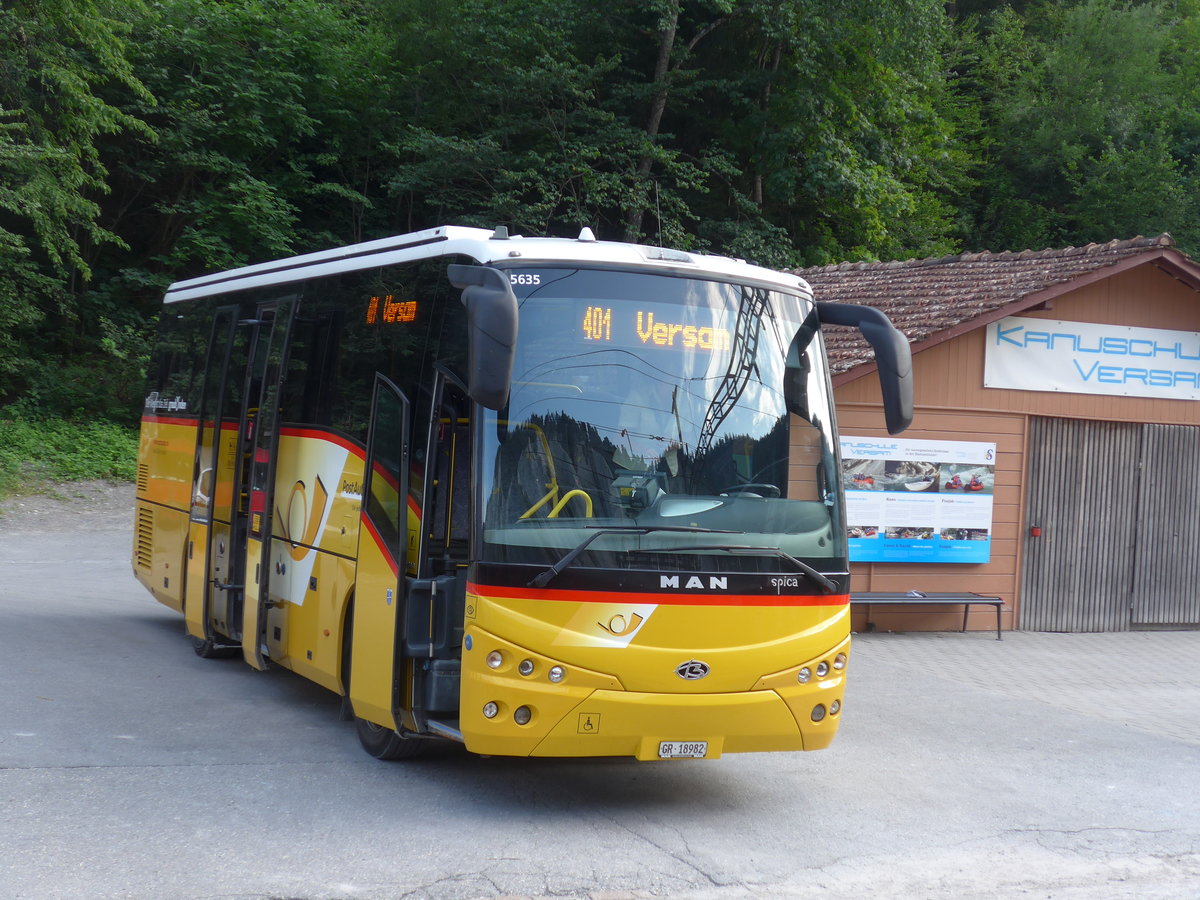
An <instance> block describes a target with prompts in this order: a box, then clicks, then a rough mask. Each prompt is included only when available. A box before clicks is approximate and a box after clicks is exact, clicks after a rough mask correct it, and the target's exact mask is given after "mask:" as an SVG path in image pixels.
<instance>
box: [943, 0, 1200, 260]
mask: <svg viewBox="0 0 1200 900" xmlns="http://www.w3.org/2000/svg"><path fill="white" fill-rule="evenodd" d="M1196 13H1197V7H1196V4H1195V2H1191V0H1189V2H1183V3H1173V4H1170V5H1167V4H1164V3H1160V2H1146V3H1137V4H1130V3H1122V2H1116V0H1083V2H1080V3H1076V4H1071V5H1060V4H1056V3H1041V4H1038V5H1037V6H1036V7H1034V8H1031V9H1030V11H1029V12H1028V14H1027V16H1026V17H1025V18H1021V17H1019V16H1018V15H1017V14H1016V13H1014V12H1013V11H1011V10H1009V9H1006V8H1002V9H1000V10H998V11H996V12H995V13H993V14H991V15H990V16H988V17H986V18H983V19H975V20H971V21H969V22H968V23H967V26H968V27H967V30H966V31H964V35H965V36H966V39H967V40H968V41H969V42H973V50H974V53H975V57H976V59H977V68H976V70H975V71H974V72H973V73H971V75H970V76H969V79H968V80H969V81H970V82H971V83H972V84H973V85H974V86H975V88H976V89H977V90H978V91H979V95H978V96H979V101H980V104H981V108H982V109H983V110H984V118H985V135H984V136H983V141H984V143H985V153H986V160H987V163H988V164H987V167H986V170H985V174H984V175H983V176H982V177H981V180H980V190H979V193H978V195H977V201H978V202H977V207H976V210H975V211H976V219H977V222H976V227H975V232H974V238H975V240H976V241H977V242H978V243H979V244H980V245H982V246H996V247H1014V248H1018V247H1019V248H1024V247H1041V246H1061V245H1064V244H1078V243H1087V242H1089V241H1105V240H1111V239H1112V238H1114V237H1130V236H1132V235H1134V234H1137V233H1145V234H1154V233H1158V232H1161V231H1171V230H1174V231H1177V232H1180V233H1181V234H1182V235H1195V234H1196V228H1197V213H1198V211H1200V208H1198V207H1197V203H1196V199H1195V198H1196V192H1195V185H1196V182H1195V169H1196V143H1195V138H1196V134H1197V130H1196V124H1197V122H1196V112H1195V109H1196V106H1195V100H1196V91H1197V88H1196V77H1197V74H1200V73H1198V72H1197V62H1196V60H1195V50H1194V48H1195V43H1194V39H1195V37H1196V35H1197V32H1196V29H1197V22H1196V18H1197V17H1196ZM1189 100H1190V101H1191V102H1188V101H1189ZM1181 101H1183V102H1181Z"/></svg>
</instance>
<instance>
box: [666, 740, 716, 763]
mask: <svg viewBox="0 0 1200 900" xmlns="http://www.w3.org/2000/svg"><path fill="white" fill-rule="evenodd" d="M707 755H708V741H659V743H658V758H659V759H704V757H706V756H707Z"/></svg>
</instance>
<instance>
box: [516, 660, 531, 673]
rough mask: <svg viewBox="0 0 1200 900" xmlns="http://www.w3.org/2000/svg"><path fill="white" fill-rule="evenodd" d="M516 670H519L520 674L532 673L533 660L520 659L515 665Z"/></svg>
mask: <svg viewBox="0 0 1200 900" xmlns="http://www.w3.org/2000/svg"><path fill="white" fill-rule="evenodd" d="M517 671H518V672H520V673H521V674H522V675H532V674H533V660H532V659H523V660H521V662H520V663H519V664H518V665H517Z"/></svg>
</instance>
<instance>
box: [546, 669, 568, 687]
mask: <svg viewBox="0 0 1200 900" xmlns="http://www.w3.org/2000/svg"><path fill="white" fill-rule="evenodd" d="M566 674H567V673H566V672H565V671H563V667H562V666H551V667H550V671H549V672H548V673H547V676H546V677H548V678H549V679H550V680H551V681H553V682H554V683H555V684H558V683H559V682H560V681H562V680H563V677H564V676H565V675H566Z"/></svg>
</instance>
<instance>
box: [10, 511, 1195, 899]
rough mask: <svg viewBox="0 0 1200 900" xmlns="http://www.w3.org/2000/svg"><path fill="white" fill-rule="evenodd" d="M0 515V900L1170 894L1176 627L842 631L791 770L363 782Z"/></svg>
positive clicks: (362, 772) (731, 765) (98, 524)
mask: <svg viewBox="0 0 1200 900" xmlns="http://www.w3.org/2000/svg"><path fill="white" fill-rule="evenodd" d="M123 518H124V517H123V514H118V515H103V516H96V515H93V516H91V517H88V516H84V517H82V518H81V522H82V523H83V524H82V525H80V526H79V527H72V519H71V517H70V516H66V517H63V516H57V517H55V516H50V517H49V518H45V519H42V518H39V519H36V520H35V519H29V518H22V517H21V516H19V515H18V516H14V515H11V514H9V515H5V514H4V513H3V512H2V511H0V676H2V679H3V680H2V683H3V685H4V688H3V690H2V691H0V900H18V898H20V900H25V898H28V900H53V898H97V900H107V898H138V900H141V898H146V900H151V898H153V900H160V898H161V900H185V898H186V900H193V898H214V900H215V898H230V900H232V898H238V900H285V898H291V900H351V898H354V900H358V898H367V900H384V898H401V897H403V898H418V900H423V898H428V900H473V898H489V900H491V898H502V897H523V898H525V897H537V898H542V897H547V898H548V897H555V898H588V900H638V898H648V897H669V898H680V900H743V898H773V897H786V898H793V897H795V898H807V897H839V898H840V897H903V898H909V897H912V898H985V897H989V898H990V897H1013V898H1017V897H1020V898H1029V897H1037V898H1043V897H1044V898H1055V900H1058V898H1066V900H1076V898H1078V900H1082V898H1171V900H1174V898H1181V900H1184V898H1187V900H1191V898H1197V897H1200V632H1196V631H1183V632H1133V633H1118V634H1037V633H1027V632H1006V633H1005V635H1004V640H1003V641H996V640H995V636H994V634H993V633H989V632H986V631H981V632H971V633H967V634H958V633H946V634H886V633H884V634H874V633H873V634H866V635H860V636H857V637H856V638H855V642H854V645H853V649H852V655H851V664H850V668H849V670H848V675H849V678H850V682H849V685H850V686H849V689H848V694H847V702H846V705H845V709H844V713H843V715H844V720H843V724H842V728H841V732H840V733H839V735H838V738H837V740H836V741H835V742H834V744H833V746H832V747H831V748H830V749H828V750H825V751H821V752H819V753H809V754H804V753H799V754H744V755H730V756H726V757H724V758H723V759H720V760H716V761H703V762H694V761H687V762H679V763H675V762H667V763H636V762H633V761H625V760H615V761H614V760H584V761H545V760H508V759H481V758H476V757H473V756H471V755H469V754H466V753H465V752H462V751H461V750H455V749H449V750H447V751H446V752H444V753H440V754H435V755H434V756H433V757H432V758H430V759H425V760H419V761H415V762H408V763H398V764H384V763H380V762H378V761H376V760H373V759H370V758H369V757H367V756H366V755H365V754H364V753H362V751H361V750H360V749H359V748H358V746H357V742H356V741H355V738H354V735H353V730H352V729H351V728H350V727H349V726H348V725H347V724H346V723H344V722H339V721H337V701H336V698H335V697H333V695H331V694H329V693H328V692H326V691H323V690H321V689H320V688H317V687H315V686H313V685H311V684H309V683H307V682H305V681H303V680H302V679H299V678H297V677H295V676H293V675H291V674H290V673H287V672H283V671H281V670H279V669H273V670H272V671H270V672H267V673H265V674H263V673H257V672H254V671H252V670H251V669H249V668H248V667H246V666H245V665H243V664H241V663H239V662H237V661H214V660H201V659H199V658H197V657H195V655H194V654H192V652H191V650H190V648H189V645H188V643H187V641H186V639H185V638H184V636H183V627H182V622H181V620H180V619H179V617H178V616H177V615H176V614H175V613H173V612H171V611H170V610H167V609H166V608H164V607H161V606H160V605H158V604H157V603H155V602H154V601H153V600H152V599H151V598H150V596H149V595H148V594H147V593H146V592H145V591H144V590H143V589H142V588H141V587H140V586H139V585H138V584H137V583H136V582H135V581H134V579H133V577H132V574H131V572H130V566H129V547H130V540H131V533H130V532H131V527H127V526H126V524H124V521H123Z"/></svg>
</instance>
